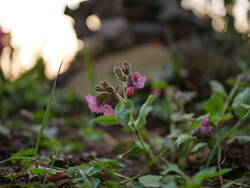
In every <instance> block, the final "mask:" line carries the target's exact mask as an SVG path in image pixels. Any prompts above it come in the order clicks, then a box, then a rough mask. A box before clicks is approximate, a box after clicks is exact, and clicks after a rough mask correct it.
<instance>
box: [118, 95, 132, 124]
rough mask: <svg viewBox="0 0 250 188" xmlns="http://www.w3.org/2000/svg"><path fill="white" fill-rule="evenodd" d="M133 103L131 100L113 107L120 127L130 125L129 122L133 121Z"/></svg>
mask: <svg viewBox="0 0 250 188" xmlns="http://www.w3.org/2000/svg"><path fill="white" fill-rule="evenodd" d="M133 110H134V103H133V101H131V100H126V101H121V102H120V103H119V104H117V105H116V106H115V115H116V118H117V120H118V121H119V123H120V124H121V125H124V126H127V125H131V124H130V121H131V120H133V119H132V118H133V115H132V113H133Z"/></svg>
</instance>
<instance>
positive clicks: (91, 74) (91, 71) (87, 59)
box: [83, 48, 96, 94]
mask: <svg viewBox="0 0 250 188" xmlns="http://www.w3.org/2000/svg"><path fill="white" fill-rule="evenodd" d="M83 61H84V64H85V66H86V71H87V76H88V81H89V86H90V88H91V89H90V90H91V93H92V94H94V91H93V88H94V86H95V84H96V78H95V71H94V65H93V64H92V62H91V60H90V55H89V52H88V50H87V48H84V49H83Z"/></svg>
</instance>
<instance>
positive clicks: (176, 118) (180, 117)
mask: <svg viewBox="0 0 250 188" xmlns="http://www.w3.org/2000/svg"><path fill="white" fill-rule="evenodd" d="M193 116H194V114H193V113H188V114H181V113H178V112H176V113H173V114H172V115H171V120H172V121H173V122H182V121H190V120H191V119H192V117H193Z"/></svg>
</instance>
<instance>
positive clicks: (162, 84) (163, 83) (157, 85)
mask: <svg viewBox="0 0 250 188" xmlns="http://www.w3.org/2000/svg"><path fill="white" fill-rule="evenodd" d="M152 87H153V88H157V89H162V90H163V89H166V88H167V83H166V81H165V80H164V81H155V82H152Z"/></svg>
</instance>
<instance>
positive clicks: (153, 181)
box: [139, 175, 162, 187]
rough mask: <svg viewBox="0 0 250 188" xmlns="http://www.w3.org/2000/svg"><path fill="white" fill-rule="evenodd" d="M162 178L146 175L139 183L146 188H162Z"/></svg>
mask: <svg viewBox="0 0 250 188" xmlns="http://www.w3.org/2000/svg"><path fill="white" fill-rule="evenodd" d="M161 179H162V176H156V175H146V176H142V177H140V178H139V182H140V183H141V184H142V185H144V186H145V187H160V186H161V182H160V181H161Z"/></svg>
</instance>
